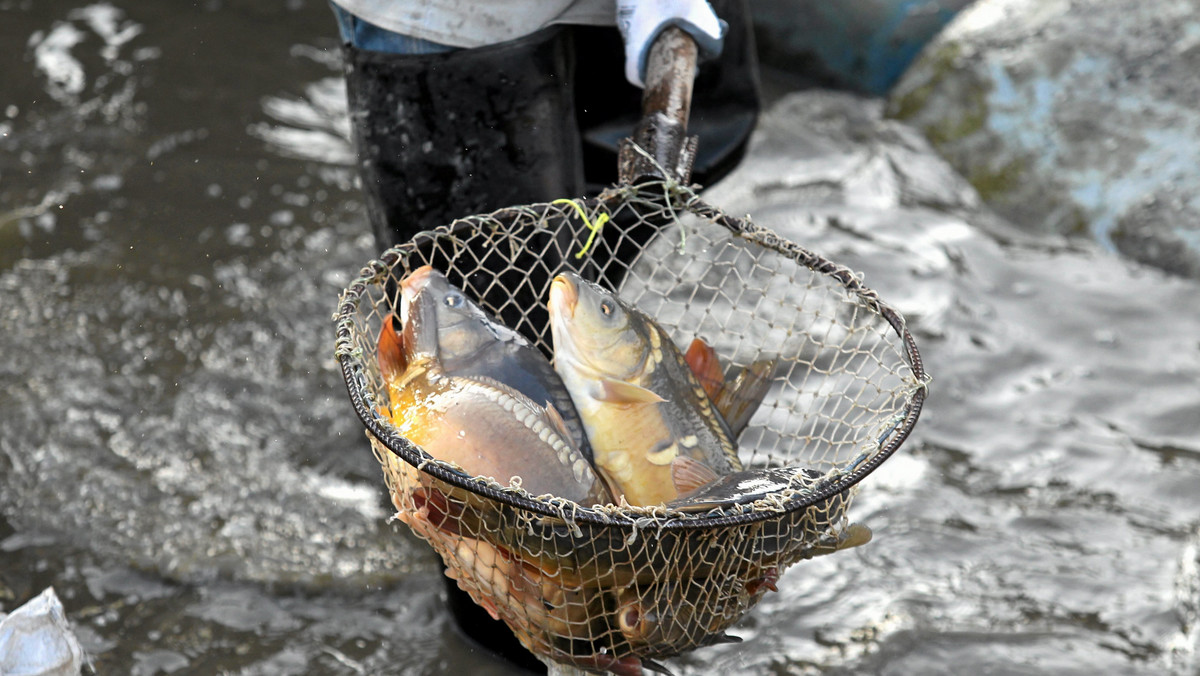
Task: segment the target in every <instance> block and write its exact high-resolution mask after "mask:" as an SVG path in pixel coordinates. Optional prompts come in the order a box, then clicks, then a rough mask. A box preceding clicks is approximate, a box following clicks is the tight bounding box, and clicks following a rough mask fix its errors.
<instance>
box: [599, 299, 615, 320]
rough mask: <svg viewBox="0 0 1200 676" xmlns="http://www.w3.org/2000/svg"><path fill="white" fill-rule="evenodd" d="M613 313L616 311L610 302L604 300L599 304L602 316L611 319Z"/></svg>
mask: <svg viewBox="0 0 1200 676" xmlns="http://www.w3.org/2000/svg"><path fill="white" fill-rule="evenodd" d="M615 311H616V308H615V307H613V302H612V301H611V300H605V301H601V302H600V313H601V314H603V315H604V316H605V317H611V316H612V314H613V312H615Z"/></svg>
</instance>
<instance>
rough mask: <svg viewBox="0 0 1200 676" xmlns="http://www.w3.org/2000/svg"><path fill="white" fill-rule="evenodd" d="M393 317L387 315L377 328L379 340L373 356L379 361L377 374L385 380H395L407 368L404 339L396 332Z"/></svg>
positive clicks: (389, 314)
mask: <svg viewBox="0 0 1200 676" xmlns="http://www.w3.org/2000/svg"><path fill="white" fill-rule="evenodd" d="M394 320H395V317H394V315H392V314H391V313H388V315H387V316H386V317H384V318H383V326H381V327H380V328H379V340H378V341H376V344H375V356H376V359H378V361H379V372H380V373H382V374H383V377H384V379H385V380H389V381H390V380H395V379H396V378H399V377H400V375H401V374H403V373H404V371H405V369H407V368H408V359H407V358H406V357H405V356H404V339H403V338H402V337H401V336H400V334H399V333H397V332H396V324H395V321H394Z"/></svg>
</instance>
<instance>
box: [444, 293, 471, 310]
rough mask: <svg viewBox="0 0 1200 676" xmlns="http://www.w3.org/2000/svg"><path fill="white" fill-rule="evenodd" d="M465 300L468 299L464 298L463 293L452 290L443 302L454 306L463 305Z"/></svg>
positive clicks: (448, 305) (447, 305)
mask: <svg viewBox="0 0 1200 676" xmlns="http://www.w3.org/2000/svg"><path fill="white" fill-rule="evenodd" d="M465 301H466V299H465V298H463V295H462V294H461V293H458V292H457V291H452V292H450V293H448V294H446V297H445V298H443V299H442V304H443V305H445V306H446V307H451V308H454V307H461V306H462V304H463V303H464V302H465Z"/></svg>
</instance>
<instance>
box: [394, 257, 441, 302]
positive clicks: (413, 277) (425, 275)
mask: <svg viewBox="0 0 1200 676" xmlns="http://www.w3.org/2000/svg"><path fill="white" fill-rule="evenodd" d="M432 274H433V266H432V265H422V266H421V267H419V268H417V269H416V270H413V271H412V272H410V273H409V275H408V276H407V277H405V278H404V279H403V281H401V282H400V290H401V293H403V294H404V296H406V297H408V298H410V299H411V298H412V297H413V296H415V295H417V292H418V291H420V290H421V289H424V288H425V287H426V286H428V285H429V277H430V275H432Z"/></svg>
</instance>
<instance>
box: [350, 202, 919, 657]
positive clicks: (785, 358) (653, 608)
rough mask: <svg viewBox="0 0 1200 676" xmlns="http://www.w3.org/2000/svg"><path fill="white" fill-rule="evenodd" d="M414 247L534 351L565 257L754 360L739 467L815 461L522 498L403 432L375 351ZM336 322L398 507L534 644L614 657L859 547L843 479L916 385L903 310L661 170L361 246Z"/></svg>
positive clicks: (667, 648) (662, 643) (904, 407)
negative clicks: (701, 497) (654, 495)
mask: <svg viewBox="0 0 1200 676" xmlns="http://www.w3.org/2000/svg"><path fill="white" fill-rule="evenodd" d="M423 265H432V266H433V267H434V268H436V269H437V270H440V271H441V272H443V273H444V274H446V275H447V277H448V278H449V279H450V281H451V282H452V283H454V284H455V285H457V286H458V287H459V288H461V289H462V290H463V291H464V292H465V293H466V294H467V295H469V296H471V297H472V298H473V299H474V300H475V301H476V302H478V303H479V304H480V305H481V306H483V307H484V308H485V309H487V310H488V311H490V312H492V313H494V314H495V315H496V316H498V317H499V318H500V319H501V321H503V323H505V324H506V325H508V326H509V327H511V328H513V329H516V330H518V331H520V332H521V333H522V334H523V335H524V336H525V337H526V338H527V339H529V340H530V341H531V342H532V343H533V344H535V345H536V346H537V347H538V348H539V349H540V350H541V351H542V352H543V353H545V354H546V356H547V357H550V356H551V354H552V345H551V341H550V333H549V328H548V322H547V312H546V309H545V303H546V298H547V296H548V289H549V285H550V282H551V280H552V279H553V277H554V276H555V274H557V273H558V272H559V271H561V270H574V271H576V272H578V273H579V274H580V275H582V276H583V277H585V278H587V279H590V280H594V281H597V282H599V283H600V284H602V285H605V286H607V287H609V288H610V289H612V290H613V291H615V292H617V294H618V296H619V297H620V298H621V299H623V300H624V301H626V302H628V303H630V304H632V305H634V306H636V307H637V308H639V309H641V310H642V311H644V312H645V313H646V314H648V315H649V316H650V317H652V318H654V319H655V320H656V321H657V322H658V323H659V324H660V325H661V326H662V327H663V328H664V329H666V331H667V332H668V333H669V334H670V335H671V336H672V338H673V339H674V340H675V342H676V343H677V344H678V345H680V346H681V347H683V346H686V345H688V343H689V341H691V340H692V339H693V338H697V337H699V338H702V339H703V340H705V341H706V342H707V343H708V344H709V345H711V346H712V347H713V348H714V349H715V351H716V352H717V354H718V355H719V356H720V358H721V359H722V361H723V362H724V363H725V364H726V365H727V366H728V367H729V369H730V370H731V371H732V370H734V369H737V368H744V367H747V366H748V365H750V364H752V363H753V362H755V360H758V359H761V358H763V357H764V355H766V356H769V357H770V358H771V359H773V360H774V363H775V364H776V366H775V368H774V369H773V372H772V373H771V375H770V377H771V388H770V390H769V393H768V394H767V396H766V398H765V400H764V401H763V403H762V405H761V407H760V408H759V409H758V410H757V412H756V413H755V414H754V417H753V418H752V419H751V422H750V424H749V425H748V426H747V427H746V429H745V430H744V431H743V432H742V433H741V435H740V437H739V439H738V440H737V441H738V447H739V457H740V459H741V461H742V463H743V465H744V466H745V468H746V469H748V470H753V469H759V468H760V469H769V468H805V469H807V470H810V471H809V472H806V473H801V474H798V475H797V476H799V477H803V478H804V480H803V481H800V480H798V481H796V482H793V483H791V484H789V485H788V486H785V487H781V488H779V489H778V490H772V491H770V492H767V493H765V494H747V495H745V496H740V497H739V496H734V499H731V500H729V501H727V502H724V503H722V504H719V505H716V506H713V507H712V508H709V509H704V510H701V511H691V512H683V511H680V510H675V509H671V508H668V507H665V506H656V507H636V506H629V505H608V506H603V507H592V506H584V505H578V504H575V503H573V502H569V501H566V500H563V499H560V498H556V497H553V496H535V495H530V494H529V493H528V492H526V491H525V490H524V489H522V488H521V487H520V486H519V482H517V483H514V484H501V483H498V482H497V481H495V480H493V479H490V478H487V477H471V476H468V475H466V474H465V473H463V472H462V471H461V470H459V469H458V468H457V467H456V466H454V465H450V464H446V463H443V462H441V461H439V460H437V459H435V458H433V457H431V456H430V455H429V454H428V453H426V452H425V451H424V450H423V449H422V448H420V447H418V446H417V445H415V444H413V443H412V442H410V441H409V440H408V439H406V438H404V437H403V436H401V435H400V434H398V432H397V430H396V427H395V425H394V424H393V416H394V415H399V414H400V412H398V411H393V410H392V409H391V404H390V402H389V400H388V394H387V387H386V385H385V383H384V379H383V376H382V375H381V373H380V370H379V367H378V365H377V364H376V354H375V351H376V339H377V337H378V335H379V332H380V329H381V327H382V323H383V321H384V319H385V317H386V316H387V315H388V314H389V313H391V312H393V311H397V312H398V311H399V310H398V308H399V296H398V289H399V282H400V280H401V279H403V278H404V277H405V276H406V275H408V274H409V273H410V272H412V271H413V270H415V269H417V268H419V267H421V266H423ZM334 319H335V321H336V357H337V359H338V360H339V362H340V366H341V369H342V372H343V375H344V377H345V382H346V385H347V388H348V391H349V395H350V399H351V402H352V403H353V406H354V408H355V411H356V412H357V414H358V416H359V417H360V418H361V419H362V422H363V424H364V425H365V427H366V432H367V435H368V437H369V439H370V441H371V444H372V447H373V449H374V452H375V455H376V457H377V459H378V460H379V462H380V465H381V467H382V469H383V473H384V477H385V480H386V484H387V488H388V490H389V491H390V494H391V497H392V501H393V504H394V505H395V507H396V509H397V515H398V518H399V519H400V520H401V521H403V522H405V523H406V524H408V525H409V526H410V527H411V528H412V530H413V531H414V532H415V533H417V534H418V535H419V536H421V537H423V538H425V539H426V540H428V541H429V542H430V544H432V545H433V547H434V549H435V550H437V552H438V553H439V554H440V555H441V557H442V559H443V561H444V562H445V564H446V567H447V574H448V575H450V576H451V577H453V578H455V579H456V580H457V581H458V584H459V586H460V587H462V588H463V589H464V590H465V591H466V592H467V593H469V594H470V595H471V597H472V598H473V599H474V600H475V601H476V602H477V603H479V604H480V605H482V606H484V607H485V608H486V609H487V610H488V611H489V612H491V613H492V614H493V615H494V616H496V617H498V618H500V619H502V620H504V622H505V623H506V624H507V625H508V626H509V628H510V629H512V630H513V632H514V634H516V636H517V637H518V638H519V639H520V640H521V642H522V643H523V644H524V645H525V646H526V647H527V648H528V649H529V650H530V651H532V652H533V653H534V654H535V655H538V656H539V657H541V658H542V659H543V660H546V659H549V660H551V661H553V662H557V663H560V664H567V665H573V666H574V667H577V668H580V669H590V670H597V671H606V670H608V671H613V672H615V673H626V672H628V673H638V672H637V671H636V670H632V671H631V669H634V668H635V667H636V666H637V665H639V664H640V665H654V664H655V663H654V661H653V660H656V659H660V658H665V657H670V656H673V655H677V654H679V653H681V652H684V651H688V650H691V649H694V648H697V647H700V646H705V645H709V644H712V643H714V642H718V641H722V640H726V638H727V637H726V636H725V634H724V632H725V630H726V629H727V628H728V627H730V626H731V625H732V624H733V623H735V622H736V621H737V620H738V619H739V618H741V617H742V616H743V615H744V614H745V612H746V611H747V610H749V609H750V608H751V607H752V606H753V605H754V604H755V603H757V602H758V600H759V599H760V598H761V597H762V596H763V594H764V593H765V592H766V591H768V590H770V589H772V588H774V587H775V580H776V579H778V577H779V575H780V574H781V573H782V571H783V570H784V569H785V568H787V567H788V566H790V565H792V564H794V563H796V562H798V561H801V560H803V559H806V558H810V557H812V556H816V555H820V554H827V553H831V552H834V551H837V550H838V549H841V548H844V547H845V546H847V545H848V544H860V543H861V542H855V541H854V540H855V539H856V538H859V539H860V540H861V531H857V530H855V526H854V525H853V524H850V523H849V521H848V519H847V516H846V511H847V509H848V507H849V505H850V503H851V500H852V498H853V495H854V492H855V491H856V489H857V484H858V483H859V481H861V480H862V479H863V478H864V477H866V476H867V475H868V474H870V473H871V472H872V471H873V470H875V469H876V468H877V467H879V465H880V464H881V463H883V462H884V461H885V460H886V459H887V458H888V457H889V456H891V455H892V454H893V453H894V452H895V451H896V450H897V449H898V448H899V447H900V446H901V444H902V443H903V442H904V440H905V439H906V438H907V437H908V435H909V433H910V431H911V430H912V429H913V426H914V425H915V424H916V422H917V418H918V415H919V413H920V411H921V406H922V402H923V401H924V398H925V392H926V383H927V381H928V377H927V375H926V373H925V371H924V368H923V365H922V362H921V358H920V355H919V353H918V350H917V346H916V344H915V342H914V340H913V338H912V336H911V335H910V333H909V331H908V329H907V328H906V327H905V323H904V319H903V318H902V317H901V316H900V315H899V314H898V313H897V312H896V311H895V310H893V309H892V308H890V307H889V306H888V305H887V304H886V303H885V302H884V301H883V300H881V299H880V298H879V296H878V295H877V294H876V293H875V292H874V291H872V290H871V289H869V288H867V287H866V286H864V284H863V281H862V278H861V276H860V275H857V274H855V273H854V272H852V271H851V270H849V269H847V268H845V267H843V266H841V265H838V264H836V263H833V262H831V261H829V260H826V259H825V258H823V257H821V256H819V255H817V254H815V253H813V252H810V251H808V250H806V249H805V248H804V247H802V246H800V245H798V244H796V243H794V242H791V241H788V240H787V239H785V238H783V237H780V236H779V235H777V234H775V233H773V232H772V231H770V230H769V229H767V228H764V227H762V226H759V225H757V224H755V223H753V222H752V221H750V220H749V219H748V218H736V217H733V216H730V215H728V214H725V213H723V212H722V211H721V210H719V209H717V208H715V207H713V206H711V205H709V204H706V203H705V202H704V201H702V200H701V199H700V198H699V197H697V195H696V194H695V193H694V192H693V191H692V190H691V189H689V188H687V187H685V186H682V185H680V184H678V183H675V182H672V181H649V182H645V183H639V184H637V185H621V186H618V187H616V188H612V189H610V190H608V191H606V192H604V193H602V194H601V195H599V196H597V197H595V198H591V199H587V200H558V201H556V202H553V203H546V204H534V205H527V206H520V207H512V208H508V209H501V210H499V211H496V212H494V213H490V214H486V215H477V216H471V217H467V218H463V219H459V220H456V221H454V222H452V223H450V224H448V225H445V226H442V227H438V228H435V229H433V230H429V231H425V232H422V233H420V234H419V235H418V236H417V237H415V238H414V239H413V240H412V241H410V242H407V243H405V244H402V245H400V246H397V247H394V248H392V249H389V250H388V251H387V252H385V253H384V254H383V255H382V256H381V257H380V258H379V259H377V260H373V261H371V262H370V263H369V264H367V265H366V266H365V267H364V268H363V269H362V271H361V273H360V274H359V276H358V277H357V278H356V279H355V280H353V282H352V283H351V284H350V285H349V286H348V287H347V288H346V289H345V291H344V292H343V294H342V296H341V299H340V302H339V306H338V310H337V313H336V315H335V317H334ZM814 477H819V478H814ZM868 532H869V531H868ZM630 665H634V666H633V667H631V666H630ZM622 670H625V671H622Z"/></svg>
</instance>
